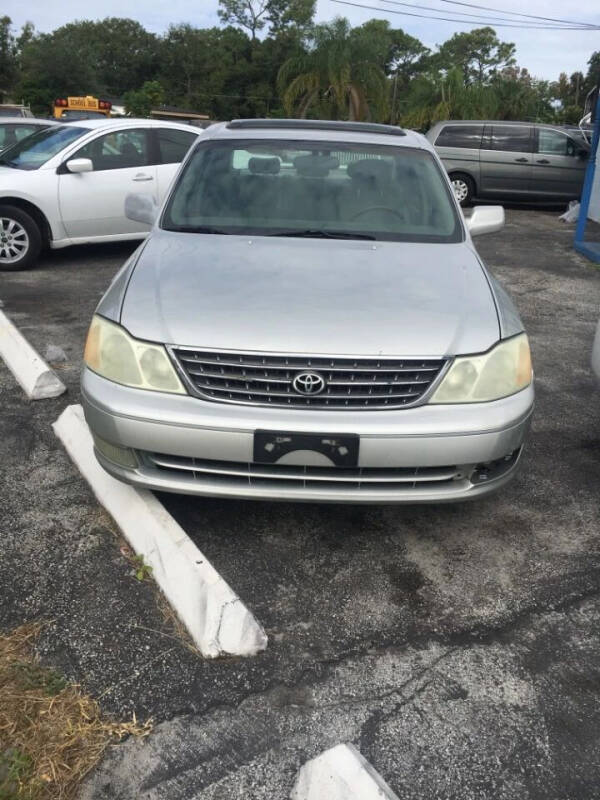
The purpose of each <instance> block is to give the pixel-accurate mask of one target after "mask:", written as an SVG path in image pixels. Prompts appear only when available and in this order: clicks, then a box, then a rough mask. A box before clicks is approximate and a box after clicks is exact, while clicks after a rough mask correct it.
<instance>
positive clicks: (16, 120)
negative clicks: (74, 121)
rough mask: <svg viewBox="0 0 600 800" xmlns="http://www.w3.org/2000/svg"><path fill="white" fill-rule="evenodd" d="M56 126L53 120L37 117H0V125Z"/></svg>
mask: <svg viewBox="0 0 600 800" xmlns="http://www.w3.org/2000/svg"><path fill="white" fill-rule="evenodd" d="M7 124H10V125H58V123H57V121H56V120H55V119H39V117H0V125H7Z"/></svg>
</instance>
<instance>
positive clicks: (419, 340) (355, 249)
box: [100, 231, 500, 357]
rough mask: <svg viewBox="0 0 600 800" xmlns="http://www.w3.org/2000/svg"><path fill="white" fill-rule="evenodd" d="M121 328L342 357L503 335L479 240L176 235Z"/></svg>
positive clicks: (128, 296) (157, 242)
mask: <svg viewBox="0 0 600 800" xmlns="http://www.w3.org/2000/svg"><path fill="white" fill-rule="evenodd" d="M100 310H102V309H100ZM121 324H122V325H124V327H125V328H126V329H127V330H128V331H129V332H130V333H131V334H132V335H133V336H136V337H138V338H140V339H146V340H150V341H158V342H164V343H166V344H175V345H184V346H191V347H201V348H213V349H217V350H229V349H231V350H255V351H265V352H269V351H276V352H286V353H326V354H331V355H344V354H345V355H373V354H377V355H401V356H405V357H408V356H416V357H418V356H444V355H454V354H456V353H474V352H482V351H484V350H487V349H488V348H489V347H491V346H492V345H493V344H494V342H496V341H498V339H499V336H500V333H499V323H498V315H497V312H496V306H495V304H494V300H493V296H492V293H491V290H490V287H489V284H488V281H487V277H486V275H485V274H484V271H483V269H482V267H481V265H480V263H479V261H478V259H477V256H476V255H475V253H474V252H473V250H472V249H471V246H470V245H469V244H467V243H462V244H446V245H442V244H413V243H410V244H406V243H397V242H363V241H355V240H353V241H351V240H331V239H329V240H324V239H293V238H281V237H280V238H270V237H257V238H249V237H247V236H246V237H243V236H219V235H211V234H189V233H171V232H166V231H154V232H153V233H152V235H151V237H150V240H149V241H148V242H147V245H146V247H145V248H144V249H143V251H142V253H141V256H140V258H139V261H138V263H137V265H136V267H135V269H134V271H133V274H132V276H131V279H130V281H129V284H128V286H127V290H126V292H125V296H124V300H123V304H122V308H121Z"/></svg>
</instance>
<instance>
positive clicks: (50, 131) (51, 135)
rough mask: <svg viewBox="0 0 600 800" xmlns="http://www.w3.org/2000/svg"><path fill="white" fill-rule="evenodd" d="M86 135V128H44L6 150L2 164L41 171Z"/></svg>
mask: <svg viewBox="0 0 600 800" xmlns="http://www.w3.org/2000/svg"><path fill="white" fill-rule="evenodd" d="M84 133H87V129H86V128H76V127H74V126H73V125H60V126H58V125H53V126H52V127H50V128H44V129H42V130H40V131H37V132H36V133H32V134H31V136H27V137H26V138H25V139H23V140H22V141H20V142H18V143H17V144H15V145H13V146H12V147H9V148H8V149H7V150H4V151H3V153H2V156H1V158H0V164H2V165H4V166H9V167H14V168H15V169H27V170H31V169H39V168H40V167H41V166H43V165H44V164H45V163H46V161H49V160H50V159H51V158H52V156H55V155H56V154H57V153H60V151H61V150H62V149H63V148H64V147H66V146H67V145H68V144H70V143H71V142H74V141H75V139H78V138H79V137H80V136H82V135H83V134H84Z"/></svg>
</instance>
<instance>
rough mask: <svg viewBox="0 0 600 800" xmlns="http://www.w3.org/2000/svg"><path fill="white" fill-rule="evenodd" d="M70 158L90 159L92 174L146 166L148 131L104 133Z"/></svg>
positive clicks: (136, 129) (147, 162)
mask: <svg viewBox="0 0 600 800" xmlns="http://www.w3.org/2000/svg"><path fill="white" fill-rule="evenodd" d="M71 158H89V159H91V161H92V164H93V165H94V172H101V171H104V170H108V169H128V168H132V167H144V166H147V165H148V164H149V157H148V129H146V128H129V129H127V130H123V131H111V132H110V133H105V134H104V135H103V136H98V138H97V139H94V140H93V141H91V142H88V143H87V144H86V145H84V146H83V147H82V148H81V149H80V150H78V151H77V152H76V153H75V154H74V155H72V156H71Z"/></svg>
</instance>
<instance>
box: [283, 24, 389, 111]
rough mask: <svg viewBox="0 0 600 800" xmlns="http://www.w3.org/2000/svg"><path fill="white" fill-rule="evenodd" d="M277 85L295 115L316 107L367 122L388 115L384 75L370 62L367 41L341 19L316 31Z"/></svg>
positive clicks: (319, 27) (287, 67)
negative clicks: (374, 117) (308, 45)
mask: <svg viewBox="0 0 600 800" xmlns="http://www.w3.org/2000/svg"><path fill="white" fill-rule="evenodd" d="M277 82H278V87H279V92H280V95H281V97H282V100H283V105H284V108H285V110H286V113H288V114H290V115H291V116H294V115H295V114H297V115H298V116H299V117H301V118H303V119H304V118H305V117H306V116H307V114H308V112H309V111H310V109H311V108H313V107H314V106H317V107H318V109H319V111H320V112H321V113H322V114H324V115H328V116H330V117H332V118H334V119H340V118H341V119H351V120H364V119H368V118H370V117H372V116H376V117H381V116H383V114H384V111H385V104H386V100H387V94H388V86H387V80H386V76H385V73H384V72H383V70H382V69H381V67H379V66H378V65H377V64H376V63H375V62H374V61H372V60H371V59H370V58H369V52H368V46H367V42H366V41H363V40H362V39H361V37H360V36H357V35H356V34H355V33H354V32H353V31H352V28H351V27H350V23H349V22H348V20H346V19H343V18H341V17H337V18H336V19H335V20H334V21H333V22H331V23H329V24H327V25H317V26H316V27H315V29H314V31H313V36H312V42H311V46H310V48H309V50H308V52H306V53H305V54H303V55H301V56H297V57H295V58H290V59H288V60H287V61H286V62H285V63H284V64H283V65H282V67H281V69H280V70H279V75H278V78H277Z"/></svg>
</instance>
